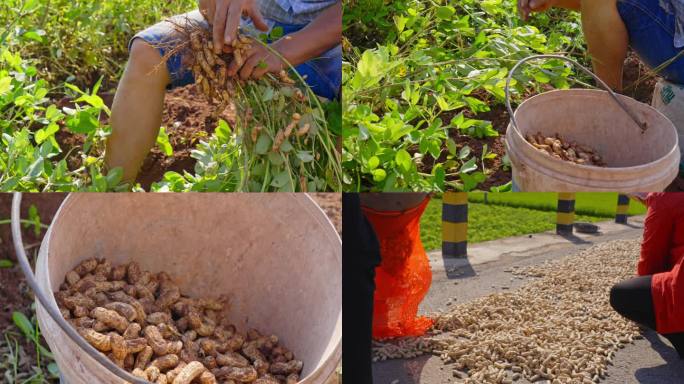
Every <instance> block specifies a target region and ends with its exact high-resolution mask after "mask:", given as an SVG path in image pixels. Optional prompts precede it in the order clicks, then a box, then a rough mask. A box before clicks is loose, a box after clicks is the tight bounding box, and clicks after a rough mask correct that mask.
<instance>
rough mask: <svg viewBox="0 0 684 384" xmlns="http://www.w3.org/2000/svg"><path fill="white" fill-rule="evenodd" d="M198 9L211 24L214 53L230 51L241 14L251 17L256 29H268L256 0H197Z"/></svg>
mask: <svg viewBox="0 0 684 384" xmlns="http://www.w3.org/2000/svg"><path fill="white" fill-rule="evenodd" d="M199 9H200V12H202V14H203V15H204V17H205V18H206V19H207V21H208V22H209V24H210V25H211V26H212V31H213V36H212V39H213V41H214V52H215V53H216V54H219V53H221V52H222V51H223V52H230V51H231V45H232V44H233V42H234V41H235V40H236V39H237V32H238V28H239V27H240V17H241V16H242V15H245V16H247V17H249V18H250V19H252V22H254V26H255V27H256V28H257V29H259V30H261V31H264V32H265V31H268V25H266V21H264V17H263V16H262V15H261V11H260V10H259V5H258V4H257V3H256V0H199Z"/></svg>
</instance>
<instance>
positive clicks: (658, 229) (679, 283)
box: [610, 193, 684, 359]
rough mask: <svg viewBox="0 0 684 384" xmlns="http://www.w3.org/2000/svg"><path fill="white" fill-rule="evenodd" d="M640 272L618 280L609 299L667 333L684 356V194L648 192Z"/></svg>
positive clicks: (620, 310)
mask: <svg viewBox="0 0 684 384" xmlns="http://www.w3.org/2000/svg"><path fill="white" fill-rule="evenodd" d="M645 203H646V205H647V206H648V214H647V216H646V220H645V222H644V238H643V242H642V244H641V257H640V259H639V263H638V267H637V274H638V277H634V278H632V279H629V280H626V281H623V282H620V283H618V284H616V285H615V286H614V287H613V288H612V289H611V291H610V304H611V306H612V307H613V308H614V309H615V310H616V311H617V312H618V313H620V314H621V315H622V316H624V317H626V318H628V319H630V320H632V321H634V322H636V323H639V324H640V325H642V326H644V327H648V328H650V329H653V330H655V331H657V332H658V333H660V334H661V335H663V336H664V337H665V338H667V339H668V340H669V341H670V342H671V343H672V346H673V347H674V348H675V349H676V350H677V353H679V357H680V358H682V359H684V270H682V264H683V262H684V193H651V194H649V195H648V197H646V199H645Z"/></svg>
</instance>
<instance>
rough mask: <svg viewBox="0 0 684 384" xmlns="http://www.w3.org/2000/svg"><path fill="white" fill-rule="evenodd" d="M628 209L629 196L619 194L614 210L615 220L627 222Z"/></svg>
mask: <svg viewBox="0 0 684 384" xmlns="http://www.w3.org/2000/svg"><path fill="white" fill-rule="evenodd" d="M628 211H629V196H627V195H623V194H619V195H618V201H617V211H615V222H616V223H618V224H627V212H628Z"/></svg>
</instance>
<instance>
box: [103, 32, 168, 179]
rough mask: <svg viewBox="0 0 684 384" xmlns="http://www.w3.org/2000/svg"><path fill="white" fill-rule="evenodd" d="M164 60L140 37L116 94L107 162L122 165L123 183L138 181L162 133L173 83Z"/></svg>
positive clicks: (107, 165) (115, 165)
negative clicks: (168, 89) (166, 99)
mask: <svg viewBox="0 0 684 384" xmlns="http://www.w3.org/2000/svg"><path fill="white" fill-rule="evenodd" d="M161 62H162V57H161V54H160V53H159V51H158V50H157V49H156V48H153V47H152V46H150V45H149V44H147V43H146V42H144V41H143V40H141V39H136V40H135V41H134V42H133V45H132V47H131V53H130V59H129V61H128V65H127V66H126V70H125V71H124V75H123V78H122V79H121V81H120V82H119V86H118V88H117V90H116V95H115V96H114V104H113V106H112V116H111V124H112V134H111V136H109V138H108V139H107V150H106V152H105V165H106V167H107V169H112V168H116V167H122V168H123V182H130V183H133V182H135V178H136V176H137V174H138V171H139V170H140V166H141V165H142V162H143V160H145V156H147V153H148V152H149V151H150V149H152V146H153V145H154V143H155V142H156V139H157V135H158V134H159V126H160V125H161V119H162V107H163V104H164V95H165V92H166V85H167V84H169V82H170V79H169V73H168V70H167V69H166V65H163V64H160V63H161Z"/></svg>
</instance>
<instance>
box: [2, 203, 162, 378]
mask: <svg viewBox="0 0 684 384" xmlns="http://www.w3.org/2000/svg"><path fill="white" fill-rule="evenodd" d="M20 208H21V193H20V192H15V193H14V197H13V198H12V240H13V242H14V249H15V252H16V253H17V260H19V265H20V266H21V270H22V271H23V272H24V276H26V280H27V282H28V284H29V286H30V287H31V289H32V290H33V292H34V293H35V295H36V297H37V298H38V301H40V303H41V304H42V305H43V308H45V310H46V311H47V313H48V314H49V315H50V317H52V320H54V321H55V322H56V323H57V325H59V327H60V328H62V331H64V333H66V334H67V336H69V338H70V339H71V340H72V341H73V342H74V343H76V345H78V346H79V347H80V348H81V349H83V350H84V351H85V352H86V353H87V354H88V356H90V357H92V358H93V359H94V360H95V361H97V362H98V363H100V364H101V365H103V366H104V367H105V368H107V369H108V370H109V371H110V372H111V373H113V374H114V375H116V376H117V377H119V378H120V379H122V380H124V381H126V382H128V383H134V384H149V381H147V380H143V379H141V378H139V377H135V376H133V375H131V374H130V373H128V372H126V371H125V370H123V369H122V368H120V367H119V366H117V365H116V364H114V362H112V361H111V360H109V359H108V358H107V357H106V356H105V355H104V354H102V353H100V352H99V351H98V350H97V349H95V347H93V346H92V345H90V344H89V343H88V342H87V341H86V340H85V339H83V338H82V337H81V335H79V334H78V332H76V330H75V329H74V328H73V327H72V326H71V325H70V324H69V323H67V321H66V320H64V318H63V317H62V314H61V313H60V312H59V310H58V309H57V308H56V307H53V306H52V305H51V303H50V300H49V299H48V297H49V296H48V295H46V294H45V292H43V291H41V289H40V286H39V285H38V282H37V281H36V278H35V276H34V275H33V270H32V269H31V265H30V264H29V261H28V257H27V256H26V251H25V250H24V242H23V240H22V237H21V221H20V220H21V213H20Z"/></svg>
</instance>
